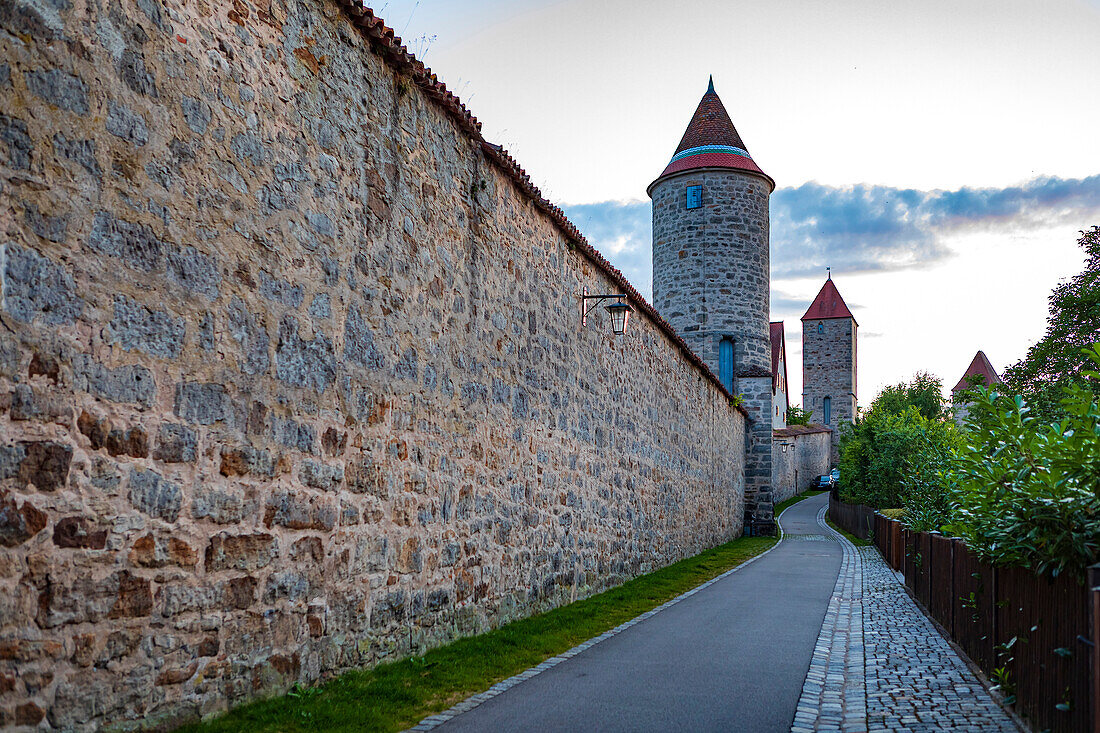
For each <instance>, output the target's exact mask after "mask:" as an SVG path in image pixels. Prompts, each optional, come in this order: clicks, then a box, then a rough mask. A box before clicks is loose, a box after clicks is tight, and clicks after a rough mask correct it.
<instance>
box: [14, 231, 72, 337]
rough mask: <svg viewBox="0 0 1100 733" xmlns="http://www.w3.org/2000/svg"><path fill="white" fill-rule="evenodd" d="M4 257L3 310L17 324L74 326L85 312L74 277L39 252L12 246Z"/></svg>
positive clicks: (15, 245)
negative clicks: (34, 323)
mask: <svg viewBox="0 0 1100 733" xmlns="http://www.w3.org/2000/svg"><path fill="white" fill-rule="evenodd" d="M0 251H2V254H3V258H4V259H3V267H4V269H3V285H4V292H3V301H2V302H3V306H4V310H6V311H7V312H8V313H10V314H11V315H12V317H13V318H15V319H16V320H18V321H23V322H24V323H33V322H35V321H40V322H41V323H44V324H46V325H50V326H58V325H65V324H69V323H72V322H73V321H75V320H76V319H77V318H78V317H79V316H80V314H81V312H82V311H83V309H84V301H83V300H82V299H81V298H80V297H79V296H78V295H77V294H76V284H75V283H74V281H73V277H72V275H70V274H69V272H68V271H67V270H66V269H64V268H63V267H61V266H60V265H57V264H54V262H53V261H51V260H49V259H47V258H46V257H43V256H42V255H40V254H38V253H37V252H35V251H33V250H29V249H23V248H22V247H20V246H19V245H17V244H13V243H11V242H9V243H7V244H5V245H3V246H2V247H0Z"/></svg>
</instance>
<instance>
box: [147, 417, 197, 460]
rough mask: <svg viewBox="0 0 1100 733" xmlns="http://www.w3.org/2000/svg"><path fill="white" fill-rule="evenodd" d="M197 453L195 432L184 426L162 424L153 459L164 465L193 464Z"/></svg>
mask: <svg viewBox="0 0 1100 733" xmlns="http://www.w3.org/2000/svg"><path fill="white" fill-rule="evenodd" d="M197 451H198V438H197V437H196V435H195V431H194V430H192V429H191V428H189V427H187V426H186V425H180V424H177V423H162V424H161V426H160V430H159V431H158V433H157V443H156V448H154V450H153V458H155V459H156V460H158V461H164V462H165V463H194V462H195V456H196V453H197Z"/></svg>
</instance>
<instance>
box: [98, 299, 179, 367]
mask: <svg viewBox="0 0 1100 733" xmlns="http://www.w3.org/2000/svg"><path fill="white" fill-rule="evenodd" d="M109 328H110V337H109V338H110V340H111V341H113V342H114V343H116V344H118V345H119V346H121V347H122V348H124V349H126V350H127V351H133V350H135V349H136V350H138V351H144V352H145V353H146V354H151V355H152V356H160V357H164V358H166V359H175V358H176V357H178V356H179V355H180V352H181V351H182V350H183V336H184V333H185V332H186V326H185V324H184V321H183V319H182V318H177V317H175V316H172V315H170V314H169V313H167V312H165V311H162V310H156V309H153V308H148V307H146V306H144V305H141V304H140V303H138V302H136V301H134V300H131V299H130V298H127V297H126V296H125V295H116V296H115V301H114V318H112V319H111V323H110V326H109Z"/></svg>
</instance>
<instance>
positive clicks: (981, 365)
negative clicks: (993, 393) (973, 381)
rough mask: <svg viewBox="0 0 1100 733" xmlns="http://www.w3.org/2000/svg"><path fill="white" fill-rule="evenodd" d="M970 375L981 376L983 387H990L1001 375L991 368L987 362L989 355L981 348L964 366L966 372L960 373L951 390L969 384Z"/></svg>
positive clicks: (999, 379) (956, 389) (997, 381)
mask: <svg viewBox="0 0 1100 733" xmlns="http://www.w3.org/2000/svg"><path fill="white" fill-rule="evenodd" d="M971 377H981V381H980V384H981V386H983V387H992V386H993V385H994V384H1000V383H1001V377H1000V376H999V375H998V374H997V370H996V369H994V368H993V365H992V364H990V363H989V357H987V356H986V355H985V352H984V351H981V350H979V351H978V353H977V354H974V360H973V361H971V362H970V366H969V367H967V368H966V373H965V374H963V375H962V379H960V380H959V383H958V384H956V385H955V386H954V387H952V388H951V391H952V392H958V391H959V390H961V389H966V388H967V387H969V386H971V385H970V378H971Z"/></svg>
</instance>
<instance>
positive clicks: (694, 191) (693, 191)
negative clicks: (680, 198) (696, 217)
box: [687, 186, 703, 209]
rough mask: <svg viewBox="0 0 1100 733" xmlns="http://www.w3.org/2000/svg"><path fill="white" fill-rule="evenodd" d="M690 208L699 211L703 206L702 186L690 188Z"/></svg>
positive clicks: (688, 190) (688, 189)
mask: <svg viewBox="0 0 1100 733" xmlns="http://www.w3.org/2000/svg"><path fill="white" fill-rule="evenodd" d="M687 192H688V194H687V195H688V201H687V203H688V208H689V209H698V208H699V207H700V206H702V205H703V187H702V186H688V188H687Z"/></svg>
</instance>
